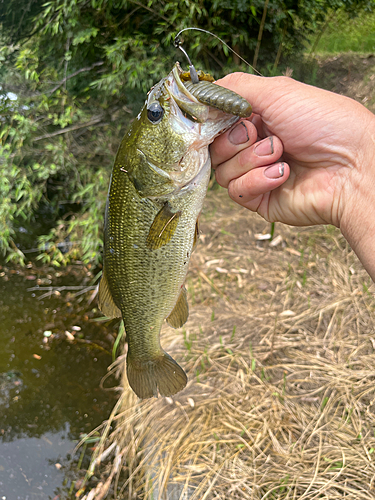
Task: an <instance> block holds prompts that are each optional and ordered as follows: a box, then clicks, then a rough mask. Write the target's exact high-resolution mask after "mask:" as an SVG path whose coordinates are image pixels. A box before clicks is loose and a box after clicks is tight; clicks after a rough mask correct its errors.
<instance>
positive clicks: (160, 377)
mask: <svg viewBox="0 0 375 500" xmlns="http://www.w3.org/2000/svg"><path fill="white" fill-rule="evenodd" d="M126 374H127V376H128V381H129V385H130V387H131V388H132V389H133V391H134V392H135V393H136V395H137V396H138V397H139V398H141V399H146V398H151V397H152V396H155V397H158V390H159V393H160V395H161V396H172V395H173V394H176V393H177V392H179V391H182V389H183V388H184V387H185V385H186V383H187V376H186V373H185V372H184V370H183V369H182V368H181V366H179V365H178V364H177V363H176V361H175V360H174V359H173V358H172V357H171V356H169V354H167V353H166V352H165V351H162V354H161V355H160V356H158V357H156V358H154V359H150V360H149V361H141V362H140V361H138V360H137V361H135V360H134V358H133V357H132V355H131V353H130V351H128V355H127V358H126Z"/></svg>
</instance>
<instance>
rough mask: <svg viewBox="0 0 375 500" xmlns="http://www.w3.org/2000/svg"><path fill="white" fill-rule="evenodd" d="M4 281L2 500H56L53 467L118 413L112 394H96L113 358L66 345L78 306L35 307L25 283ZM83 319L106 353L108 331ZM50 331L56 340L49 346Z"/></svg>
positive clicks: (60, 475) (55, 301)
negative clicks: (83, 435) (82, 437)
mask: <svg viewBox="0 0 375 500" xmlns="http://www.w3.org/2000/svg"><path fill="white" fill-rule="evenodd" d="M2 278H3V277H0V290H1V294H0V499H6V500H26V499H27V500H34V499H38V500H39V499H40V500H44V499H46V500H47V499H53V498H56V500H57V499H58V498H61V497H60V496H59V495H58V493H56V492H58V491H59V487H60V486H61V485H62V482H63V480H64V472H63V470H64V469H61V470H59V469H58V467H59V466H57V467H56V465H55V464H56V463H57V464H59V463H62V462H66V457H67V454H68V453H69V452H71V451H72V449H73V448H74V446H75V443H76V441H77V439H78V438H79V435H80V433H82V432H89V431H90V430H92V429H93V428H95V427H96V426H97V425H99V424H100V423H101V422H102V421H103V420H104V419H106V418H107V417H108V415H109V413H110V411H111V409H112V407H113V405H114V402H115V396H114V394H113V393H112V392H105V391H103V390H101V389H99V382H100V379H101V377H102V376H103V375H104V374H105V373H106V369H107V366H108V365H109V364H110V363H111V357H110V355H109V354H108V353H106V352H105V351H104V350H103V349H98V348H95V346H92V344H85V343H78V344H76V343H68V342H67V340H66V338H65V335H64V331H65V330H69V329H70V328H71V327H72V325H75V324H77V321H79V319H77V318H78V316H77V315H76V311H75V307H74V303H73V304H72V305H71V309H70V311H73V313H72V312H69V307H67V306H66V304H65V303H64V302H63V301H62V300H61V298H60V299H59V298H47V299H44V300H42V301H38V300H37V297H35V296H34V297H33V296H32V294H31V293H30V292H28V291H27V288H28V287H29V286H30V283H28V282H27V281H26V280H25V276H19V275H17V274H10V273H8V278H9V279H8V281H5V280H4V279H2ZM74 314H75V315H74ZM83 317H84V316H83V313H82V314H81V322H80V326H81V327H82V331H81V333H82V334H83V337H84V339H86V340H87V339H88V340H93V341H95V342H96V343H97V344H98V345H102V346H103V341H104V340H105V339H103V338H102V337H103V330H102V329H101V328H100V327H99V326H98V325H96V324H95V323H92V322H90V321H89V320H88V317H87V316H86V320H85V319H82V318H83ZM46 326H48V329H49V330H52V331H53V332H54V334H55V338H54V339H53V340H50V341H49V342H48V344H46V343H44V342H45V341H43V338H44V337H43V332H44V331H45V330H46V329H47V328H46ZM88 346H91V347H92V348H91V349H88ZM108 346H109V344H108V342H107V349H108Z"/></svg>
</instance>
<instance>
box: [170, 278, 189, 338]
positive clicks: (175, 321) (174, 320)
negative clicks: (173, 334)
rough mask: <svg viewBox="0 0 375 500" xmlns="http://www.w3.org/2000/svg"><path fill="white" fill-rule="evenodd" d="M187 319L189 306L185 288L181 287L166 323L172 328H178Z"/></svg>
mask: <svg viewBox="0 0 375 500" xmlns="http://www.w3.org/2000/svg"><path fill="white" fill-rule="evenodd" d="M188 317H189V305H188V301H187V293H186V288H185V287H182V288H181V292H180V295H179V296H178V299H177V302H176V305H175V306H174V308H173V311H172V312H171V314H170V315H169V316H168V318H167V323H168V325H170V326H171V327H172V328H180V327H181V326H182V325H184V324H185V323H186V321H187V319H188Z"/></svg>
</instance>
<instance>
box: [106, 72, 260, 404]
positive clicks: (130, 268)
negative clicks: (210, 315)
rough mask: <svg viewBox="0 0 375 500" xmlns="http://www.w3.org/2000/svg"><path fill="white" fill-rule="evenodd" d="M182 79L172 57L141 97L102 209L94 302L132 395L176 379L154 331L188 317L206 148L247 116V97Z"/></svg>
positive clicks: (178, 372)
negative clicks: (115, 336) (114, 335)
mask: <svg viewBox="0 0 375 500" xmlns="http://www.w3.org/2000/svg"><path fill="white" fill-rule="evenodd" d="M186 75H187V74H186V73H183V72H182V70H181V68H180V67H179V65H178V63H177V64H176V65H175V66H174V68H173V70H172V71H171V73H170V74H169V75H168V77H167V78H164V79H163V80H161V81H160V82H159V83H158V84H157V85H156V86H155V87H153V88H152V89H151V91H150V92H149V93H148V97H147V100H146V103H145V106H144V108H143V109H142V111H141V112H140V113H139V115H138V116H137V118H136V119H135V120H134V121H133V123H132V125H131V127H130V129H129V131H128V132H127V133H126V134H125V137H124V138H123V140H122V142H121V145H120V147H119V150H118V153H117V156H116V160H115V164H114V167H113V172H112V177H111V182H110V187H109V194H108V199H107V205H106V213H105V228H104V267H103V275H102V279H101V281H100V286H99V307H100V309H101V311H102V312H103V313H104V314H105V315H106V316H108V317H109V318H117V317H118V318H119V317H122V318H123V321H124V326H125V331H126V339H127V342H128V353H127V361H126V371H127V377H128V381H129V385H130V387H131V388H132V389H133V391H134V392H135V393H136V394H137V396H139V397H140V398H149V397H152V396H157V395H158V392H159V393H160V394H161V395H162V396H171V395H173V394H176V393H177V392H179V391H180V390H181V389H183V388H184V387H185V385H186V382H187V377H186V374H185V372H184V370H183V369H182V368H181V367H180V366H179V365H178V364H177V363H176V362H175V361H174V359H172V358H171V356H169V355H168V354H167V353H166V352H165V351H164V350H163V349H162V347H161V345H160V338H159V337H160V330H161V327H162V324H163V322H164V320H165V319H166V320H167V322H168V323H169V324H170V325H171V326H172V327H175V328H178V327H181V326H182V325H183V324H184V323H185V322H186V320H187V318H188V314H189V311H188V304H187V299H186V291H185V288H184V281H185V277H186V273H187V270H188V265H189V260H190V256H191V252H192V251H193V247H194V245H195V243H196V239H197V234H198V231H197V219H198V216H199V213H200V211H201V208H202V204H203V200H204V197H205V195H206V190H207V185H208V181H209V178H210V166H211V162H210V157H209V152H208V146H209V144H210V143H211V142H212V141H213V140H214V138H215V137H217V136H218V135H219V134H220V133H222V132H224V131H225V130H227V129H228V128H229V127H231V126H232V125H233V124H234V123H235V122H236V121H237V120H238V119H239V116H249V115H250V114H251V107H250V105H249V103H247V101H245V100H244V99H243V98H242V97H240V96H238V95H237V94H235V93H233V92H231V91H229V90H226V89H223V88H222V87H219V86H217V85H215V84H213V83H211V82H210V81H207V80H209V78H207V75H204V74H203V73H202V75H203V76H202V77H201V78H202V80H203V81H202V82H199V84H197V85H198V86H200V84H201V83H202V84H204V85H205V86H206V87H207V85H208V88H206V89H203V90H202V89H198V87H194V86H193V87H192V88H191V90H190V91H189V90H188V88H187V87H188V86H189V84H190V85H191V82H189V81H188V80H189V78H188V76H186ZM185 84H186V86H185ZM197 90H199V92H198V94H199V95H197V97H195V96H194V92H195V93H197V92H196V91H197ZM228 101H229V104H228ZM223 109H224V110H225V111H226V112H223V111H222V110H223ZM228 113H232V114H228Z"/></svg>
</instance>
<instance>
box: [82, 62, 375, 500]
mask: <svg viewBox="0 0 375 500" xmlns="http://www.w3.org/2000/svg"><path fill="white" fill-rule="evenodd" d="M320 64H321V68H320V70H319V74H320V77H319V74H318V77H319V78H320V79H321V82H322V85H321V86H325V87H326V88H327V86H328V82H329V85H330V88H331V89H332V90H334V91H336V92H339V93H345V94H346V95H350V96H351V97H354V98H356V99H358V100H359V101H360V102H362V103H364V104H366V105H367V106H368V107H369V108H370V109H372V110H374V107H375V100H374V95H375V94H374V86H375V77H374V71H373V69H371V68H374V65H375V58H374V56H371V57H367V58H359V59H358V60H356V61H355V62H354V61H353V60H352V59H351V56H350V55H349V56H348V57H344V56H340V57H339V58H331V59H330V60H326V62H325V63H324V65H323V64H322V63H320ZM361 75H362V76H361ZM269 230H270V225H269V224H268V223H266V222H265V221H263V219H261V218H260V217H259V216H257V215H256V214H252V213H250V212H248V211H247V210H246V209H243V208H241V207H239V206H237V205H235V204H234V203H233V202H231V201H230V200H229V198H228V196H227V194H226V192H225V190H222V189H216V190H212V191H210V192H209V194H208V197H207V200H206V203H205V207H204V211H203V216H202V221H201V231H202V234H201V238H200V242H199V245H198V247H197V249H196V251H195V252H194V254H193V256H192V260H191V264H190V271H189V275H188V279H187V288H188V297H189V304H190V317H189V320H188V322H187V323H186V325H185V326H184V328H182V329H179V330H173V329H171V328H169V327H168V326H167V325H166V326H165V328H164V330H163V332H162V344H163V346H164V347H165V348H166V350H167V351H168V352H169V353H171V354H172V355H173V357H174V358H175V359H176V360H177V361H178V362H179V363H180V364H181V365H182V366H183V367H184V369H185V370H186V371H187V374H188V377H189V382H188V385H187V387H186V388H185V390H184V391H182V392H180V393H179V394H177V395H176V396H175V397H173V398H158V399H152V400H147V401H143V402H139V401H137V399H136V398H135V396H134V395H133V393H132V391H131V390H130V389H129V388H128V387H127V382H126V381H124V386H125V388H124V391H123V392H122V396H121V398H120V401H119V403H118V406H117V408H116V409H115V410H114V413H113V419H114V420H112V422H111V427H110V426H109V423H106V424H105V425H104V426H103V428H102V430H101V432H102V435H103V438H102V444H101V446H98V447H97V449H96V452H95V453H96V455H95V456H94V459H95V457H100V456H101V454H102V453H103V451H104V450H106V449H107V450H108V449H109V447H110V446H111V445H112V448H111V454H109V455H108V457H106V458H104V457H105V455H102V460H101V462H102V465H101V467H98V466H97V467H96V469H95V471H96V476H97V477H99V476H100V474H101V478H102V480H101V483H99V485H98V484H96V486H95V488H94V487H93V486H91V489H90V482H89V483H88V486H87V488H86V489H85V492H83V491H82V494H81V496H80V497H79V498H86V500H88V499H90V500H92V499H96V500H97V499H99V498H104V495H105V494H106V492H108V491H114V490H116V491H117V492H118V497H116V498H119V499H128V498H129V499H133V498H134V499H136V498H140V499H141V498H142V499H151V498H168V499H170V500H172V499H177V498H179V499H181V500H182V499H187V498H189V499H194V500H198V499H199V500H205V499H223V500H224V499H229V498H230V499H253V500H266V499H273V500H274V499H285V500H286V499H304V500H307V499H309V500H313V499H327V500H328V499H329V500H333V499H353V500H354V499H363V500H369V499H375V464H374V456H375V454H374V451H375V370H374V366H375V329H374V326H375V325H374V310H375V301H374V293H375V286H374V285H373V284H372V281H371V280H370V278H369V276H368V275H367V273H366V272H365V271H364V269H363V268H362V266H361V264H360V263H359V261H358V259H357V257H356V256H355V254H354V253H353V251H352V250H351V249H350V247H349V246H348V244H347V243H346V241H345V240H344V238H343V237H342V236H341V235H340V232H339V231H338V230H337V229H336V228H333V227H312V228H293V227H289V226H284V225H281V224H276V228H275V235H274V239H273V240H272V241H270V240H266V239H262V235H265V234H267V233H268V232H269ZM173 488H174V490H173ZM172 490H173V491H174V493H172ZM85 494H86V496H84V495H85ZM90 495H92V496H90ZM111 498H112V497H111Z"/></svg>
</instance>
